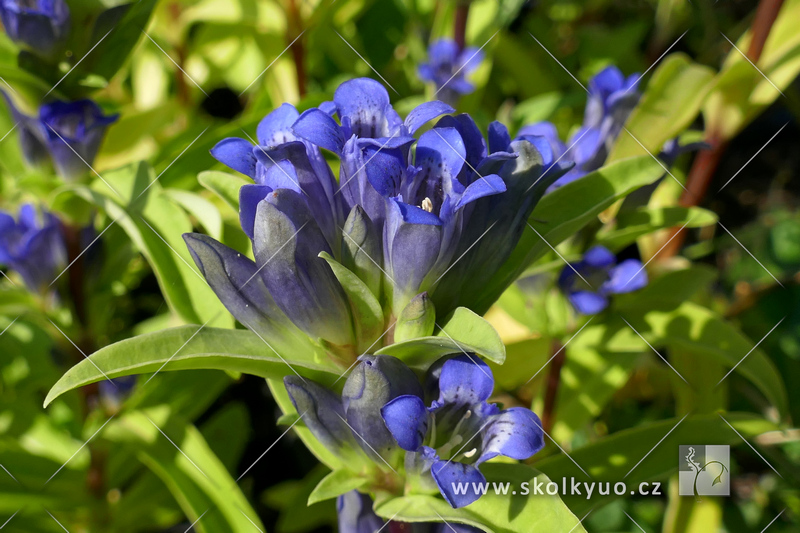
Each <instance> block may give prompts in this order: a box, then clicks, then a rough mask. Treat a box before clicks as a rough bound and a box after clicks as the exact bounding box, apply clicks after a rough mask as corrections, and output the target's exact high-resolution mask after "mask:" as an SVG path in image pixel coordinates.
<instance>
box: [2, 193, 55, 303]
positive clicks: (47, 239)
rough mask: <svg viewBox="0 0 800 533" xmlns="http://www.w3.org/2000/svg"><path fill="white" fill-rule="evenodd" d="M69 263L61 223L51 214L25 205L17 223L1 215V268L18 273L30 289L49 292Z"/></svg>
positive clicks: (7, 216) (5, 214)
mask: <svg viewBox="0 0 800 533" xmlns="http://www.w3.org/2000/svg"><path fill="white" fill-rule="evenodd" d="M66 263H67V251H66V246H65V244H64V239H63V237H62V235H61V231H60V229H59V222H58V219H57V218H56V217H55V215H53V214H51V213H44V212H42V213H40V212H37V209H36V208H35V207H34V206H33V205H31V204H25V205H23V206H22V207H21V208H20V210H19V216H18V218H17V219H16V220H15V219H14V217H13V216H12V215H11V214H9V213H4V212H2V211H0V264H2V265H6V266H8V267H10V268H12V269H13V270H15V271H16V272H17V273H18V274H19V275H20V276H22V279H23V280H24V281H25V284H26V285H27V286H28V288H29V289H30V290H32V291H35V292H40V291H42V290H44V289H46V288H47V286H48V285H49V284H50V283H52V281H53V280H54V279H55V277H56V276H57V275H58V272H59V270H61V269H62V268H64V266H65V265H66Z"/></svg>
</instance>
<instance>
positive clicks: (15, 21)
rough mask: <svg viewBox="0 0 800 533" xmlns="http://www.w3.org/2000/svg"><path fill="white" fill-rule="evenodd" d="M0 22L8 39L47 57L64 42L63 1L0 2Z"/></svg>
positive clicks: (67, 23) (65, 15)
mask: <svg viewBox="0 0 800 533" xmlns="http://www.w3.org/2000/svg"><path fill="white" fill-rule="evenodd" d="M0 19H2V21H3V26H4V27H5V30H6V33H7V34H8V36H9V37H11V40H13V41H15V42H17V43H22V44H24V45H26V46H28V47H29V48H30V49H31V50H33V51H34V52H36V53H37V54H38V55H41V56H44V57H48V58H49V57H52V56H53V55H54V54H55V53H56V52H57V51H58V49H59V47H60V46H61V45H62V44H63V43H64V41H65V39H66V37H67V34H68V33H69V27H70V16H69V8H68V7H67V4H66V2H64V0H27V1H26V0H0Z"/></svg>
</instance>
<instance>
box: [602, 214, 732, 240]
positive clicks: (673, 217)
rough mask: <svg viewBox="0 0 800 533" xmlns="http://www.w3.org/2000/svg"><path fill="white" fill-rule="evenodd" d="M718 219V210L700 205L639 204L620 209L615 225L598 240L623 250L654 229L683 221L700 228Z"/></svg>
mask: <svg viewBox="0 0 800 533" xmlns="http://www.w3.org/2000/svg"><path fill="white" fill-rule="evenodd" d="M716 221H717V215H716V214H715V213H713V212H711V211H708V210H706V209H702V208H700V207H689V208H686V207H660V208H650V207H640V208H638V209H636V210H634V211H630V212H623V213H620V214H619V215H618V216H617V220H616V227H615V228H614V229H613V230H610V231H608V232H605V233H602V234H600V235H598V236H597V242H598V244H602V245H603V246H605V247H607V248H610V249H611V250H621V249H623V248H625V247H626V246H628V245H629V244H632V243H634V242H636V239H638V238H639V237H641V236H643V235H647V234H648V233H652V232H654V231H658V230H661V229H666V228H672V227H676V226H684V225H685V227H687V228H700V227H703V226H709V225H711V224H714V223H715V222H716Z"/></svg>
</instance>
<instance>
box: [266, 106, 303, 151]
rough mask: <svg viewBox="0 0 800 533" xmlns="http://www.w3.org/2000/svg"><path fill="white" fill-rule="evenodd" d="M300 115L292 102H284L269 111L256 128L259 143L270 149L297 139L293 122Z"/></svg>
mask: <svg viewBox="0 0 800 533" xmlns="http://www.w3.org/2000/svg"><path fill="white" fill-rule="evenodd" d="M299 115H300V114H299V113H298V112H297V109H295V108H294V106H293V105H291V104H282V105H281V106H280V107H278V108H277V109H275V110H274V111H272V112H271V113H269V114H268V115H267V116H265V117H264V118H263V119H261V122H259V124H258V129H257V130H256V136H257V137H258V144H259V145H261V146H263V147H264V148H266V149H267V150H269V149H272V148H275V147H277V146H280V145H281V144H284V143H287V142H292V141H296V140H297V137H295V135H294V133H293V132H292V124H294V122H295V120H297V117H298V116H299Z"/></svg>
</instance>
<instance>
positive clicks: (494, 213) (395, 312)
mask: <svg viewBox="0 0 800 533" xmlns="http://www.w3.org/2000/svg"><path fill="white" fill-rule="evenodd" d="M452 111H453V109H452V108H451V107H449V106H448V105H446V104H444V103H442V102H427V103H425V104H422V105H420V106H418V107H417V108H416V109H414V110H413V111H412V112H411V113H410V114H409V115H408V117H406V119H405V120H401V119H400V117H399V116H398V114H397V113H396V112H395V111H394V109H393V108H392V106H391V103H390V102H389V95H388V93H387V92H386V90H385V89H384V88H383V86H381V85H380V84H379V83H377V82H375V81H374V80H370V79H355V80H351V81H348V82H345V83H343V84H342V85H341V86H340V87H339V88H338V89H337V90H336V92H335V94H334V100H333V102H327V103H325V104H323V105H321V106H320V107H319V108H313V109H309V110H307V111H305V112H304V113H303V114H302V115H300V114H298V112H297V111H296V110H295V109H294V108H293V107H292V106H290V105H288V104H284V105H283V106H281V107H279V108H278V109H276V110H275V111H273V112H272V113H270V114H269V115H267V117H265V118H264V120H263V121H262V122H261V123H260V124H259V126H258V133H257V137H258V139H257V142H258V145H255V146H254V145H253V144H252V143H251V142H249V141H248V140H245V139H237V138H229V139H225V140H223V141H221V142H220V143H219V144H217V146H215V147H214V148H213V149H212V151H211V153H212V155H213V156H214V157H215V158H217V159H218V160H219V161H221V162H222V163H224V164H226V165H228V166H229V167H231V168H232V169H234V170H237V171H239V172H241V173H243V174H245V175H247V176H249V177H251V178H252V179H253V180H254V181H255V183H254V184H252V185H245V186H244V187H242V188H241V190H240V198H239V199H240V221H241V224H242V228H243V230H244V231H245V233H246V234H247V235H248V236H249V237H250V239H251V240H252V242H253V249H254V252H255V259H256V261H255V263H253V262H252V261H250V260H248V259H246V258H243V257H241V255H240V254H238V253H237V252H235V251H233V250H231V249H230V248H227V247H225V246H223V245H221V244H219V243H216V242H214V241H212V240H211V239H209V238H208V237H205V236H199V235H187V236H186V240H187V244H188V245H189V247H190V248H191V249H192V254H193V256H194V258H195V261H196V262H197V264H198V266H200V268H201V271H203V272H205V273H206V278H207V280H208V281H209V284H210V285H211V286H212V288H213V289H214V290H215V291H216V293H217V295H218V296H219V297H220V299H221V300H222V301H223V302H224V303H225V305H226V306H227V307H228V309H229V310H230V311H231V312H232V313H233V315H234V316H235V317H236V318H237V319H239V320H240V321H241V322H242V323H243V324H245V325H248V323H249V322H257V323H258V327H260V328H262V330H264V328H266V329H269V328H273V330H274V327H273V325H274V324H277V326H280V327H284V326H286V327H293V328H296V329H299V330H300V331H302V332H304V333H305V334H306V335H308V336H310V337H311V338H312V340H313V341H314V342H319V343H321V344H322V345H324V346H325V347H326V348H328V349H329V350H330V351H331V352H332V353H335V354H338V355H342V354H348V355H349V356H350V357H352V356H353V355H354V354H358V353H361V352H363V351H364V350H366V349H367V348H368V347H370V346H371V345H373V343H374V342H376V341H377V340H378V339H375V338H371V339H363V338H360V335H359V333H358V331H359V329H358V327H359V316H358V315H356V314H354V311H353V309H354V305H351V302H350V301H349V299H348V296H347V295H346V294H345V291H344V289H343V288H342V286H341V285H340V283H339V281H338V279H337V277H336V276H335V275H334V273H333V271H332V269H331V268H330V267H329V265H328V263H327V262H326V260H324V259H321V258H320V257H319V256H320V254H323V253H324V254H327V255H326V256H325V257H326V258H327V260H331V261H335V262H338V263H339V264H341V265H342V266H344V267H345V268H346V269H349V270H350V271H351V272H353V273H354V274H355V275H356V276H357V277H358V278H359V279H360V280H361V281H362V282H363V283H364V284H365V285H366V287H367V288H368V289H369V291H370V292H371V293H372V295H373V296H374V298H375V300H376V301H377V302H378V303H379V304H380V306H381V307H382V308H383V309H384V313H385V315H386V316H385V317H384V320H385V324H386V326H389V325H390V324H392V322H393V318H395V317H398V316H399V315H400V314H401V312H402V310H403V309H404V307H405V306H406V304H408V303H409V302H410V301H411V299H413V298H414V297H415V296H416V295H418V294H420V293H421V292H423V291H426V290H427V291H428V292H430V293H431V297H432V298H433V301H434V302H435V304H436V308H437V313H441V314H442V315H446V314H447V313H448V312H449V311H451V310H452V309H454V308H455V307H456V306H458V305H464V304H465V303H467V304H468V298H470V297H471V293H470V292H469V291H463V290H462V287H464V286H468V285H465V284H466V283H469V282H470V281H473V280H474V279H478V281H480V279H484V278H485V279H488V278H490V277H491V276H492V275H493V274H494V273H495V272H496V271H497V269H498V268H499V267H500V265H502V262H503V261H505V260H506V259H507V258H508V256H509V255H510V253H511V251H512V250H513V248H514V246H515V245H516V243H517V241H518V239H519V237H520V234H521V231H522V229H523V228H524V226H525V220H526V219H527V217H528V215H529V214H530V212H531V210H532V209H533V206H534V205H535V203H536V201H537V200H538V198H540V197H541V195H542V194H543V192H544V190H545V188H546V187H547V185H548V184H549V183H550V182H552V180H554V179H555V178H557V177H558V176H559V175H560V174H561V173H563V172H564V171H565V170H566V168H564V167H562V166H559V165H556V168H555V169H553V170H552V171H551V172H550V173H549V174H548V175H546V176H545V175H544V170H545V168H547V167H549V166H550V165H551V163H552V161H553V157H552V151H551V150H550V148H549V146H548V145H547V143H546V141H545V140H544V139H541V138H535V137H529V138H526V139H525V140H522V141H516V142H513V143H512V142H511V140H510V137H509V136H508V133H507V131H505V128H504V127H502V125H500V124H494V125H493V126H492V128H490V142H489V144H490V145H492V146H493V147H495V148H497V147H499V148H497V149H496V150H494V149H493V150H492V153H489V150H488V149H487V143H486V141H485V140H484V138H483V136H482V135H481V133H480V130H478V128H477V126H476V125H475V123H474V121H473V120H472V119H471V118H470V117H469V116H468V115H458V116H446V117H443V118H441V119H440V120H439V121H438V122H437V123H436V124H435V125H434V128H433V129H432V130H431V131H428V132H426V133H424V134H423V135H421V136H420V137H419V141H418V142H417V144H416V150H415V151H414V150H412V147H413V144H414V142H415V138H414V136H413V135H414V134H415V133H416V132H417V130H418V129H419V128H420V127H421V126H422V125H424V124H425V123H427V122H429V121H430V120H432V119H434V118H436V117H439V116H440V115H442V114H447V113H450V112H452ZM337 118H338V121H337ZM503 132H505V133H504V134H503ZM320 148H324V149H325V150H328V151H330V152H333V154H335V155H336V156H337V157H338V158H339V160H340V163H341V164H340V176H339V181H338V183H337V181H336V179H335V178H334V176H333V174H332V172H331V170H330V168H329V166H328V165H327V163H326V162H325V159H324V158H323V157H322V155H321V152H320ZM412 153H413V154H415V155H413V156H412ZM489 230H491V231H492V232H494V233H493V235H492V236H489V237H487V238H486V239H483V238H482V235H485V234H486V233H487V232H488V231H489ZM479 240H480V241H481V242H480V243H478V245H477V246H474V245H475V244H476V241H479ZM458 258H460V259H458ZM455 261H457V264H455V266H456V268H452V267H453V266H454V262H455ZM467 267H469V268H471V269H472V268H474V269H477V270H476V271H474V273H473V277H472V278H470V277H469V276H466V275H464V270H463V269H464V268H467ZM478 270H479V271H480V272H478ZM212 273H213V274H212ZM475 276H478V277H477V278H476V277H475ZM256 279H258V281H256ZM245 286H246V289H247V290H246V292H247V295H246V296H244V295H243V294H242V291H243V288H244V287H245ZM472 297H474V296H472ZM256 300H258V302H259V303H258V304H256ZM376 305H377V304H376ZM254 313H256V315H254ZM287 324H289V326H287ZM248 327H253V326H252V325H249V326H248Z"/></svg>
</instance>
